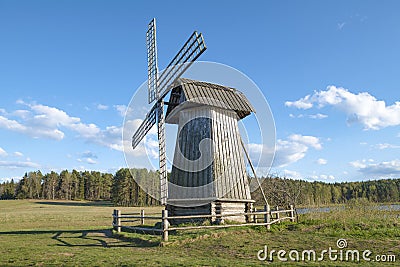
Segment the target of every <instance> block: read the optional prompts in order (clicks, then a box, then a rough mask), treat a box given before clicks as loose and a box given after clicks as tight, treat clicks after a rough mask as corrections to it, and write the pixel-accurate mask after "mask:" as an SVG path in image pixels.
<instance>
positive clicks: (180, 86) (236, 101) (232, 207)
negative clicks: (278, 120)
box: [132, 19, 258, 223]
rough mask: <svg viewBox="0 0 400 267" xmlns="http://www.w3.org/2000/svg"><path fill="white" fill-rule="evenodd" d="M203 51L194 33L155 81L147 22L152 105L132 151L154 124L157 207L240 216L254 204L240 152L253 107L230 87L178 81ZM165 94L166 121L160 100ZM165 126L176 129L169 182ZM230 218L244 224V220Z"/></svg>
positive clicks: (152, 36) (152, 41)
mask: <svg viewBox="0 0 400 267" xmlns="http://www.w3.org/2000/svg"><path fill="white" fill-rule="evenodd" d="M205 50H206V46H205V44H204V39H203V37H202V35H201V34H198V33H197V32H196V31H195V32H194V33H193V34H192V36H191V37H190V38H189V40H188V41H187V42H186V43H185V45H184V46H183V47H182V49H181V50H180V51H179V52H178V54H177V55H176V56H175V57H174V59H173V60H172V61H171V63H170V64H169V65H168V67H167V69H166V71H165V72H163V73H162V74H161V75H160V77H158V70H157V52H156V38H155V19H153V20H152V21H151V22H150V24H149V29H148V31H147V53H148V90H149V102H150V103H151V102H153V101H156V103H155V104H154V106H153V108H152V109H151V110H150V112H149V113H148V114H147V115H146V117H145V119H144V121H143V122H142V124H141V125H140V127H139V128H138V130H137V131H136V132H135V134H134V135H133V138H132V146H133V148H135V147H136V146H137V145H138V144H139V142H140V141H141V140H142V139H143V137H144V136H145V135H146V133H147V132H148V131H149V130H150V129H151V128H152V126H153V125H154V124H156V122H157V124H158V140H159V161H160V183H161V203H162V204H163V205H166V208H167V209H168V213H169V214H170V215H173V216H179V215H195V214H207V215H209V214H224V213H243V212H245V211H249V210H250V209H252V203H253V202H254V201H253V200H252V199H251V196H250V187H249V181H248V176H247V172H246V165H245V162H244V154H245V155H246V156H247V157H248V155H247V152H246V151H245V149H244V147H243V143H242V139H241V137H240V133H239V128H238V121H239V120H241V119H243V118H245V117H246V116H248V115H250V114H251V112H254V108H253V107H252V105H251V104H250V103H249V101H248V100H247V98H246V97H245V95H244V94H242V93H241V92H239V91H238V90H236V89H234V88H230V87H226V86H222V85H217V84H212V83H208V82H201V81H194V80H189V79H183V78H180V76H181V75H182V74H183V73H184V72H185V70H186V69H187V68H188V67H189V66H190V64H191V63H192V62H193V61H194V60H196V59H197V58H198V57H199V56H200V55H201V54H202V53H203V52H204V51H205ZM182 63H189V64H183V65H182ZM169 92H171V94H170V98H169V101H168V102H165V104H166V105H167V106H168V109H167V112H166V115H165V118H164V98H165V97H166V96H167V94H168V93H169ZM165 122H166V123H171V124H178V128H179V129H178V136H177V140H176V146H175V152H174V160H173V166H172V171H171V176H170V179H169V181H167V171H166V156H165V133H164V132H165V127H164V123H165ZM250 164H251V163H250ZM251 166H252V165H251ZM257 181H258V180H257ZM230 219H232V220H237V221H245V216H243V215H242V216H233V217H230ZM172 223H174V222H172ZM175 223H179V222H175Z"/></svg>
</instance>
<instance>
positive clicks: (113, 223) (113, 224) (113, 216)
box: [112, 209, 117, 230]
mask: <svg viewBox="0 0 400 267" xmlns="http://www.w3.org/2000/svg"><path fill="white" fill-rule="evenodd" d="M115 216H117V210H116V209H114V211H113V214H112V228H113V229H114V230H115V225H116V219H115Z"/></svg>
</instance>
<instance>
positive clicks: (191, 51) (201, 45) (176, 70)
mask: <svg viewBox="0 0 400 267" xmlns="http://www.w3.org/2000/svg"><path fill="white" fill-rule="evenodd" d="M206 49H207V46H206V44H205V42H204V38H203V35H202V34H201V33H200V34H199V33H197V31H194V32H193V34H192V35H191V36H190V37H189V39H188V40H187V41H186V43H185V44H184V45H183V46H182V48H181V49H180V50H179V52H178V53H177V54H176V55H175V57H174V58H173V59H172V61H171V62H170V63H169V64H168V66H167V68H166V69H165V70H164V71H163V72H162V73H161V75H160V77H159V78H158V96H159V99H162V98H164V97H165V96H166V94H167V93H168V92H169V91H170V90H171V87H170V86H169V85H171V84H173V83H174V82H175V81H176V79H178V78H179V77H181V76H182V74H183V73H184V72H185V71H186V70H187V69H188V68H189V67H190V66H191V64H192V63H193V62H194V61H195V60H196V59H197V58H198V57H199V56H200V55H201V54H203V52H204V51H206ZM185 63H189V64H185Z"/></svg>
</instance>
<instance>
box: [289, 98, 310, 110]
mask: <svg viewBox="0 0 400 267" xmlns="http://www.w3.org/2000/svg"><path fill="white" fill-rule="evenodd" d="M285 106H287V107H295V108H298V109H309V108H312V106H313V104H312V103H311V101H310V95H306V96H305V97H303V98H301V99H299V100H297V101H294V102H292V101H286V102H285Z"/></svg>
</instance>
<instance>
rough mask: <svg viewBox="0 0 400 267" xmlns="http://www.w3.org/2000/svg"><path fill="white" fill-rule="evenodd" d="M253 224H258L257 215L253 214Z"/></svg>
mask: <svg viewBox="0 0 400 267" xmlns="http://www.w3.org/2000/svg"><path fill="white" fill-rule="evenodd" d="M253 212H254V213H257V208H254V211H253ZM253 222H255V223H257V214H253Z"/></svg>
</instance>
